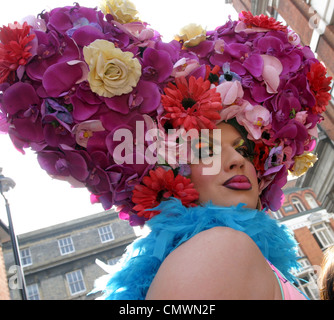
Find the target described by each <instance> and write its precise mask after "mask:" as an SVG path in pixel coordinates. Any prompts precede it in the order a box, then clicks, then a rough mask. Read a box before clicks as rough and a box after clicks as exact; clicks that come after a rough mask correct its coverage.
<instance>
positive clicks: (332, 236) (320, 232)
mask: <svg viewBox="0 0 334 320" xmlns="http://www.w3.org/2000/svg"><path fill="white" fill-rule="evenodd" d="M310 231H311V233H312V235H313V237H314V238H315V239H316V240H317V243H318V244H319V245H320V248H321V249H322V250H325V249H327V248H329V247H330V246H332V245H334V231H333V230H332V228H331V227H330V226H328V225H327V224H326V223H325V222H321V223H318V224H314V225H312V226H311V228H310Z"/></svg>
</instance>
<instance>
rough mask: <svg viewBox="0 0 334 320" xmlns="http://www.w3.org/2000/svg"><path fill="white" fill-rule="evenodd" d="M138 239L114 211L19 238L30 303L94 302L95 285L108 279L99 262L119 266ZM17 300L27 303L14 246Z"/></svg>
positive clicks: (7, 255) (9, 260)
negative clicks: (58, 301) (40, 301)
mask: <svg viewBox="0 0 334 320" xmlns="http://www.w3.org/2000/svg"><path fill="white" fill-rule="evenodd" d="M134 239H136V235H135V232H134V229H133V228H132V227H130V226H129V224H128V222H126V221H121V220H120V219H119V218H118V214H117V213H116V212H114V211H112V210H109V211H106V212H101V213H98V214H94V215H91V216H88V217H84V218H80V219H76V220H73V221H69V222H66V223H61V224H59V225H55V226H51V227H48V228H43V229H40V230H37V231H33V232H29V233H25V234H22V235H19V236H18V243H19V247H20V254H21V263H22V266H23V271H24V276H25V282H26V293H27V297H28V299H30V300H91V299H95V298H96V297H97V295H88V293H89V292H90V291H91V290H92V289H93V288H94V281H95V280H96V279H97V278H98V277H100V276H102V275H104V274H106V272H105V271H103V270H102V269H101V268H100V267H99V266H98V265H97V264H96V262H95V261H96V259H98V260H100V261H102V262H104V263H106V264H114V263H116V262H117V260H118V259H119V258H120V257H121V255H122V254H123V253H124V250H125V248H126V246H127V245H128V244H129V243H131V242H132V241H133V240H134ZM3 254H4V260H5V265H6V270H7V277H8V279H9V291H10V296H11V299H13V300H19V299H21V296H20V292H19V291H20V290H18V285H17V283H13V282H11V281H10V279H11V278H13V277H15V274H13V272H15V268H14V267H13V266H14V265H15V263H14V257H13V254H12V250H11V244H10V242H6V243H4V244H3Z"/></svg>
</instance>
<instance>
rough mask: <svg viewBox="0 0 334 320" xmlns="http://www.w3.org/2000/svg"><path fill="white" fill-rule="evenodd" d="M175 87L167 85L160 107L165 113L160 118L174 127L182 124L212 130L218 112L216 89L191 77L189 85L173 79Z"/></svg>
mask: <svg viewBox="0 0 334 320" xmlns="http://www.w3.org/2000/svg"><path fill="white" fill-rule="evenodd" d="M175 82H176V85H174V84H172V83H169V84H168V87H167V88H165V95H162V96H161V101H162V105H163V106H164V109H165V111H166V112H167V113H166V114H165V115H164V119H165V121H167V122H170V123H171V125H172V126H173V127H174V128H178V127H180V126H182V125H183V127H184V128H185V130H186V131H188V130H190V129H193V128H194V129H197V130H200V129H214V128H215V123H214V120H219V119H220V115H219V111H220V110H221V109H222V102H221V97H220V94H219V93H218V92H216V88H212V89H210V85H211V83H210V81H209V80H206V81H204V80H203V79H202V78H199V79H196V78H195V77H193V76H191V77H190V79H189V83H188V82H187V80H186V79H185V78H177V79H176V80H175Z"/></svg>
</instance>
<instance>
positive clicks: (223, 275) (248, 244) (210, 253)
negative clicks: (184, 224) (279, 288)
mask: <svg viewBox="0 0 334 320" xmlns="http://www.w3.org/2000/svg"><path fill="white" fill-rule="evenodd" d="M276 285H277V283H276ZM274 296H275V279H274V275H273V272H272V271H271V269H270V267H269V266H268V263H267V262H266V260H265V259H264V257H263V255H262V253H261V251H260V250H259V249H258V247H257V245H256V244H255V243H254V241H253V240H252V239H251V238H250V237H249V236H248V235H246V234H245V233H243V232H240V231H236V230H234V229H231V228H227V227H215V228H212V229H209V230H206V231H203V232H200V233H199V234H197V235H196V236H194V237H193V238H191V239H189V240H188V241H187V242H185V243H184V244H182V245H181V246H180V247H178V248H177V249H175V250H174V251H173V252H172V253H171V254H170V255H169V256H168V257H167V258H166V259H165V261H164V262H163V263H162V265H161V266H160V269H159V270H158V272H157V275H156V277H155V278H154V280H153V282H152V284H151V287H150V289H149V291H148V294H147V297H146V298H147V299H273V298H274Z"/></svg>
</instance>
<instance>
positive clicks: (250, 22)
mask: <svg viewBox="0 0 334 320" xmlns="http://www.w3.org/2000/svg"><path fill="white" fill-rule="evenodd" d="M239 19H240V20H241V21H243V22H244V23H245V24H246V25H247V26H248V27H250V28H251V27H252V26H256V27H260V28H264V29H270V30H280V31H284V32H288V31H287V27H286V26H283V25H282V23H281V22H279V21H276V20H275V19H274V18H270V17H268V16H265V15H264V14H261V15H259V16H253V14H252V13H251V12H250V11H248V12H247V11H242V12H241V13H240V14H239Z"/></svg>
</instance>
